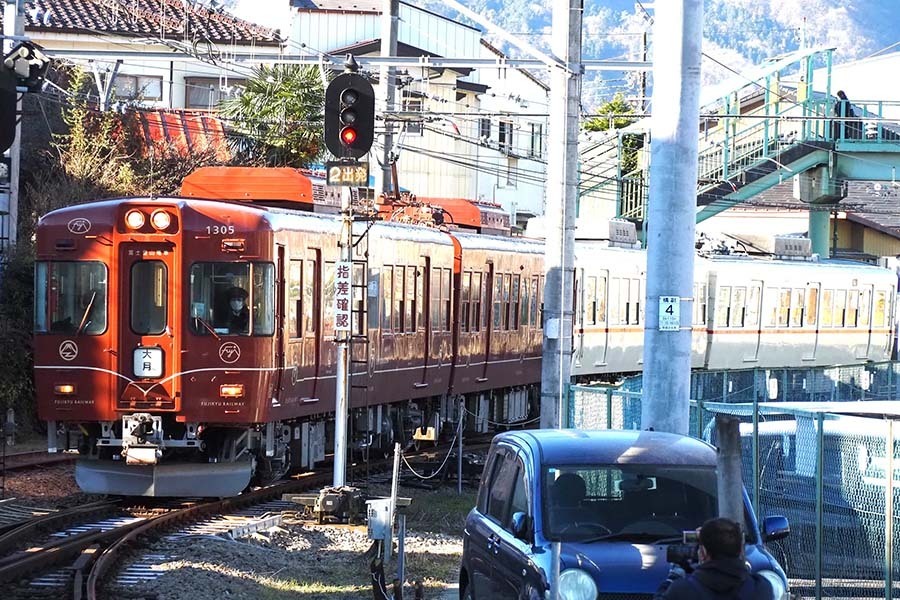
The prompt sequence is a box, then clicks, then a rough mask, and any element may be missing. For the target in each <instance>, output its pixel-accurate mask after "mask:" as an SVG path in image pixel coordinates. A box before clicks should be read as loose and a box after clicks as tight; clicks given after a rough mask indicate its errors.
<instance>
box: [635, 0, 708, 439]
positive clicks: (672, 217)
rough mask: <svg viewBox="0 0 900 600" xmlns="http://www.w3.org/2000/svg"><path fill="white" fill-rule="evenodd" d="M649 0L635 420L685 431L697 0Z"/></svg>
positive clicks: (659, 428) (699, 24)
mask: <svg viewBox="0 0 900 600" xmlns="http://www.w3.org/2000/svg"><path fill="white" fill-rule="evenodd" d="M654 8H655V9H656V15H655V18H654V19H653V21H654V27H655V31H654V36H653V39H654V49H653V109H652V110H653V121H652V124H651V126H650V133H651V137H652V139H653V143H652V144H651V147H650V148H651V149H650V152H651V154H650V194H649V202H648V204H649V207H648V216H647V225H648V227H647V234H646V235H647V296H646V304H645V306H646V322H645V323H644V394H643V402H642V403H641V427H642V428H643V429H648V428H651V427H652V428H653V429H655V430H657V431H669V432H673V433H680V434H687V432H688V416H689V410H690V404H689V402H690V383H691V325H692V323H693V319H692V313H693V302H692V298H693V285H694V229H695V224H696V206H697V142H698V136H697V123H698V122H699V120H700V56H701V54H700V53H701V50H700V45H701V40H702V37H701V31H702V27H703V0H669V1H668V2H657V3H655V4H654Z"/></svg>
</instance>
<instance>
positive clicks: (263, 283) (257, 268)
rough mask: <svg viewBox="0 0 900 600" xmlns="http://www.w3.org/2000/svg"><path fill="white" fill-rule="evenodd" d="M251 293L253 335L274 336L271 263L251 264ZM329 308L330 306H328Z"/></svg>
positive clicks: (273, 283) (273, 274)
mask: <svg viewBox="0 0 900 600" xmlns="http://www.w3.org/2000/svg"><path fill="white" fill-rule="evenodd" d="M251 270H252V273H253V293H252V294H251V295H250V299H251V302H252V306H251V307H250V315H251V317H252V323H253V326H252V327H251V329H250V332H251V333H252V334H253V335H274V334H275V265H274V264H272V263H253V264H252V265H251ZM329 306H331V305H329Z"/></svg>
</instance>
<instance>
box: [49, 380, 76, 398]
mask: <svg viewBox="0 0 900 600" xmlns="http://www.w3.org/2000/svg"><path fill="white" fill-rule="evenodd" d="M53 393H54V394H58V395H60V396H71V395H72V394H74V393H75V384H72V383H57V384H56V385H54V386H53Z"/></svg>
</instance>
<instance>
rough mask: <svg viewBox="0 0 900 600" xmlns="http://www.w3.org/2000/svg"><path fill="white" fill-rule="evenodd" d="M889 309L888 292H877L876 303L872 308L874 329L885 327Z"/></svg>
mask: <svg viewBox="0 0 900 600" xmlns="http://www.w3.org/2000/svg"><path fill="white" fill-rule="evenodd" d="M887 308H888V307H887V292H885V291H884V290H878V291H876V292H875V303H874V305H873V307H872V327H884V325H885V322H886V320H885V315H887Z"/></svg>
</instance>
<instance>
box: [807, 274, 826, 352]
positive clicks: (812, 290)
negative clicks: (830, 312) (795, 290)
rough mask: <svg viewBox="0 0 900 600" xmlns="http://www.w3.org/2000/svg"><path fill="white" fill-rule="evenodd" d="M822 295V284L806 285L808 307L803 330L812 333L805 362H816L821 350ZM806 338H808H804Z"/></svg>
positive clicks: (810, 283) (812, 283)
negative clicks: (820, 305) (820, 307)
mask: <svg viewBox="0 0 900 600" xmlns="http://www.w3.org/2000/svg"><path fill="white" fill-rule="evenodd" d="M821 293H822V284H820V283H819V282H817V281H811V282H809V283H807V284H806V306H805V307H804V310H803V328H804V330H806V331H809V332H810V334H809V335H810V336H811V337H810V338H809V343H808V344H806V347H807V349H806V351H805V353H804V355H803V360H815V359H816V353H817V352H818V350H819V320H818V317H819V294H821ZM804 337H806V336H804Z"/></svg>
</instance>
